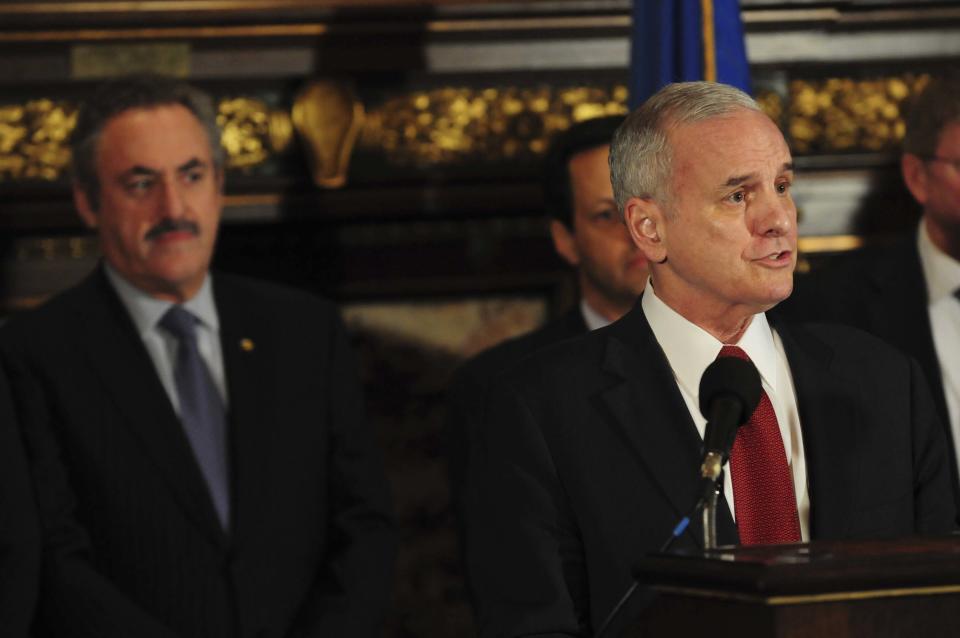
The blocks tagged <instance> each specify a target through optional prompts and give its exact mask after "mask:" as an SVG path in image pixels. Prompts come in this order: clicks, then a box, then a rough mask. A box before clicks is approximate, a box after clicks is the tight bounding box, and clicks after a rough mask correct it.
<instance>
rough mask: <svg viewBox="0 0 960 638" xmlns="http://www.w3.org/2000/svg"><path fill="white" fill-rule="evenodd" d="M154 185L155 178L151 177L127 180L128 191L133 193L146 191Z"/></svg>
mask: <svg viewBox="0 0 960 638" xmlns="http://www.w3.org/2000/svg"><path fill="white" fill-rule="evenodd" d="M151 186H153V180H152V179H149V178H146V177H144V178H141V179H134V180H130V181H129V182H127V191H129V192H131V193H145V192H147V191H148V190H150V187H151Z"/></svg>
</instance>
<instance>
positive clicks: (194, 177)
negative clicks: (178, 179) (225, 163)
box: [184, 170, 205, 184]
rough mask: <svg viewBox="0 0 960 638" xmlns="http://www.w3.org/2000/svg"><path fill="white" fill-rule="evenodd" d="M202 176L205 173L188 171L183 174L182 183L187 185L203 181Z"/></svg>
mask: <svg viewBox="0 0 960 638" xmlns="http://www.w3.org/2000/svg"><path fill="white" fill-rule="evenodd" d="M204 175H205V173H204V172H203V171H200V170H197V171H188V172H187V173H186V174H184V181H186V182H187V183H188V184H192V183H194V182H199V181H200V180H202V179H203V177H204Z"/></svg>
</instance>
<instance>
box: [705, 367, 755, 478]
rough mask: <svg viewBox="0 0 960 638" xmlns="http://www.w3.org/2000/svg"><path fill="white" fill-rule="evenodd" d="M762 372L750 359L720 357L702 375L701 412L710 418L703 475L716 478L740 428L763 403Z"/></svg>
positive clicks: (706, 436)
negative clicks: (761, 397)
mask: <svg viewBox="0 0 960 638" xmlns="http://www.w3.org/2000/svg"><path fill="white" fill-rule="evenodd" d="M762 391H763V389H762V388H761V386H760V373H759V372H757V368H756V366H754V365H753V363H752V362H751V361H748V360H746V359H739V358H737V357H720V358H719V359H716V360H715V361H714V362H713V363H711V364H710V365H709V366H707V369H706V370H704V372H703V376H702V377H700V412H701V413H702V414H703V416H704V417H706V419H707V428H706V430H705V431H704V433H703V465H702V466H701V468H700V471H701V475H702V476H703V478H704V479H707V480H711V481H716V480H717V478H719V476H720V471H721V470H722V469H723V464H724V463H726V462H727V457H728V456H729V455H730V448H731V447H733V440H734V439H735V438H736V435H737V428H739V427H740V426H741V425H743V424H744V423H746V422H747V421H748V420H749V419H750V415H751V414H753V411H754V410H756V409H757V404H758V403H760V394H761V392H762Z"/></svg>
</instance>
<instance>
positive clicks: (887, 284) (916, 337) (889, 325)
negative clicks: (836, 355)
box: [778, 234, 960, 513]
mask: <svg viewBox="0 0 960 638" xmlns="http://www.w3.org/2000/svg"><path fill="white" fill-rule="evenodd" d="M927 304H928V299H927V284H926V281H925V279H924V276H923V267H922V265H921V264H920V254H919V252H918V250H917V238H916V235H915V234H912V235H911V236H910V237H909V238H908V239H904V240H901V241H899V242H898V243H896V244H894V245H892V246H885V247H878V248H869V249H866V250H861V251H856V252H854V253H850V254H849V255H844V256H842V257H840V258H838V259H837V260H836V261H834V262H831V263H829V264H827V265H825V266H824V267H823V268H821V269H819V270H816V271H814V272H813V273H812V274H810V275H807V276H803V277H798V279H797V286H796V290H795V291H794V294H793V295H791V297H790V298H789V299H788V300H787V301H786V302H785V303H784V304H782V305H781V306H780V307H779V308H778V310H779V311H780V312H782V313H783V314H785V315H787V316H790V317H791V318H795V319H797V320H801V321H835V322H838V323H843V324H846V325H850V326H854V327H856V328H860V329H861V330H865V331H866V332H869V333H870V334H873V335H876V336H877V337H879V338H881V339H883V340H884V341H886V342H887V343H890V344H892V345H894V346H896V347H898V348H900V349H901V350H903V351H904V352H905V353H907V354H909V355H910V356H912V357H913V358H914V359H916V360H917V363H919V364H920V368H921V370H923V373H924V376H925V377H926V379H927V383H928V384H929V385H930V390H931V392H932V394H933V400H934V405H935V406H936V409H937V414H938V415H939V417H940V423H941V425H942V426H943V428H944V444H945V445H946V446H947V452H948V454H947V462H948V464H949V466H950V476H951V477H952V482H953V485H954V497H955V502H956V507H957V511H958V513H960V476H958V472H957V455H956V453H955V442H954V440H953V434H952V432H951V430H950V415H949V414H948V413H947V401H946V398H945V397H944V394H943V378H942V376H941V373H940V364H939V362H938V358H937V351H936V349H935V347H934V343H933V332H932V330H931V328H930V313H929V311H928V309H927ZM957 356H960V353H958V355H957Z"/></svg>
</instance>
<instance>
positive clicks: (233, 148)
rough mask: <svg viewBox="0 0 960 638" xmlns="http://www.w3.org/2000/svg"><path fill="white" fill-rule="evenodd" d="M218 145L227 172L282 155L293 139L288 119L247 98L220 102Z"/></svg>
mask: <svg viewBox="0 0 960 638" xmlns="http://www.w3.org/2000/svg"><path fill="white" fill-rule="evenodd" d="M217 124H219V125H220V130H221V136H220V142H221V144H222V145H223V148H224V150H226V152H227V166H228V168H236V169H247V168H250V167H253V166H256V165H258V164H262V163H263V162H265V161H266V160H267V159H268V158H269V157H270V156H271V155H272V154H274V153H280V152H282V151H283V150H284V149H285V148H286V147H287V146H288V145H289V144H290V140H291V139H292V138H293V126H292V124H291V122H290V115H289V114H288V113H287V112H285V111H282V110H279V109H271V108H270V107H269V106H267V104H266V103H265V102H263V101H262V100H258V99H255V98H249V97H235V98H230V99H225V100H221V102H220V105H219V107H218V109H217Z"/></svg>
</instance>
